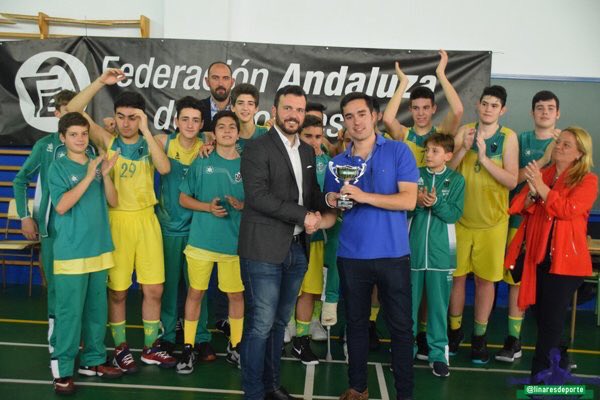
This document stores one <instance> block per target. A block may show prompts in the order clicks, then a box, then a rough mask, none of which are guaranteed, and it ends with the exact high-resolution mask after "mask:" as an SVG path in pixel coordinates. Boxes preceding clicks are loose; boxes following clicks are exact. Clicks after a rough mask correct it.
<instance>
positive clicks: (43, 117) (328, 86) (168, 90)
mask: <svg viewBox="0 0 600 400" xmlns="http://www.w3.org/2000/svg"><path fill="white" fill-rule="evenodd" d="M448 55H449V62H448V66H447V68H446V75H447V76H448V79H449V80H450V82H452V84H453V85H454V87H455V88H456V90H457V91H458V93H459V95H460V97H461V99H462V102H463V104H464V106H465V110H466V112H465V117H464V121H469V120H471V119H473V118H474V113H473V105H474V104H475V102H476V101H477V100H478V97H479V95H480V94H481V91H482V90H483V88H484V87H485V86H487V85H489V81H490V71H491V53H490V52H487V51H448ZM217 60H222V61H225V62H227V63H228V64H229V65H230V66H231V68H232V70H233V77H234V79H235V80H236V82H238V83H239V82H249V83H252V84H254V85H256V86H257V87H258V89H259V91H260V95H261V98H260V105H259V106H260V109H261V111H259V113H258V114H257V119H258V122H259V123H261V122H263V121H265V119H267V118H269V117H270V111H271V106H272V104H273V97H274V95H275V92H276V91H277V89H278V88H279V87H281V86H284V85H287V84H299V85H301V86H303V87H304V89H305V91H306V92H307V94H308V97H309V101H317V102H321V103H323V104H325V105H326V106H327V121H326V122H327V131H326V133H327V134H328V135H330V136H335V133H336V132H337V130H338V129H339V128H340V127H341V126H342V117H341V115H340V113H339V100H340V98H341V96H343V95H344V94H346V93H349V92H354V91H364V92H366V93H368V94H370V95H374V96H375V97H377V98H378V99H379V100H380V103H381V106H382V110H383V107H385V105H386V104H387V102H388V100H389V99H390V98H391V96H392V94H393V93H394V90H395V89H396V86H397V83H398V80H397V77H396V74H395V72H394V62H395V61H400V65H401V67H402V69H403V71H404V72H405V73H406V74H407V75H408V76H409V79H410V83H409V87H408V89H407V94H406V95H405V98H406V99H408V95H409V94H410V91H411V89H412V88H414V87H416V86H420V85H423V86H427V87H429V88H431V89H433V90H434V91H435V93H436V100H437V103H438V111H437V114H436V117H435V121H436V122H441V120H442V119H443V117H444V115H445V114H446V113H447V111H448V103H447V102H446V100H445V99H444V96H443V93H442V89H441V87H440V85H439V84H438V82H437V78H436V75H435V69H436V67H437V64H438V62H439V55H438V52H437V51H421V50H389V49H386V50H382V49H355V48H342V47H317V46H291V45H276V44H260V43H240V42H221V41H200V40H176V39H129V38H98V37H80V38H71V39H52V40H37V41H18V42H0V145H4V146H15V145H31V144H33V143H34V142H35V140H37V139H38V138H40V137H41V136H44V135H46V134H47V133H49V132H55V131H56V126H57V121H56V118H54V115H53V111H54V105H53V102H52V97H53V96H54V94H56V93H57V92H59V91H60V90H62V89H70V90H75V91H79V90H81V89H83V88H84V87H86V86H87V85H89V83H90V82H91V81H93V80H94V79H96V78H97V77H98V76H99V75H100V73H101V71H103V70H104V69H105V68H111V67H117V68H122V69H123V71H124V72H125V74H126V76H127V79H126V80H124V81H123V82H120V83H119V84H118V85H114V86H111V87H107V88H105V89H103V90H102V91H100V93H99V94H98V95H97V96H96V97H95V98H94V100H93V102H92V103H91V105H90V106H89V107H88V109H87V111H88V113H90V114H91V115H92V116H93V118H94V119H95V120H96V121H99V122H100V121H102V118H104V117H107V116H112V115H113V114H114V112H113V108H112V99H113V98H114V97H115V96H116V94H117V93H118V92H119V91H121V90H134V91H137V92H139V93H140V94H141V95H142V96H144V98H145V99H146V103H147V112H148V114H149V116H150V120H151V121H152V122H153V125H154V128H155V130H156V131H163V130H172V129H173V117H174V114H175V100H176V99H178V98H180V97H182V96H187V95H191V96H195V97H198V98H200V99H202V98H205V97H207V96H209V94H210V92H209V91H208V86H207V85H206V83H205V81H204V77H205V74H206V72H207V71H206V69H207V68H208V66H209V65H210V64H211V63H212V62H214V61H217ZM401 111H402V112H401V114H400V115H399V119H400V120H401V121H402V122H403V123H405V124H407V125H410V124H411V121H410V115H409V113H408V111H407V107H406V103H403V106H402V107H401Z"/></svg>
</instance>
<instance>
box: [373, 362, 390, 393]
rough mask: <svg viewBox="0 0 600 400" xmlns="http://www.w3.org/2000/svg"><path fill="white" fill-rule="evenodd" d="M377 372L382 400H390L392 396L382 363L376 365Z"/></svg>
mask: <svg viewBox="0 0 600 400" xmlns="http://www.w3.org/2000/svg"><path fill="white" fill-rule="evenodd" d="M375 371H377V382H378V383H379V392H380V394H381V399H382V400H390V395H389V393H388V390H387V383H386V382H385V376H384V375H383V367H382V366H381V363H375Z"/></svg>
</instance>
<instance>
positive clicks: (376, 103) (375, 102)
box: [371, 96, 381, 114]
mask: <svg viewBox="0 0 600 400" xmlns="http://www.w3.org/2000/svg"><path fill="white" fill-rule="evenodd" d="M371 101H372V102H373V111H375V112H376V113H377V114H379V113H380V112H381V104H380V103H379V100H378V99H377V97H375V96H373V97H371Z"/></svg>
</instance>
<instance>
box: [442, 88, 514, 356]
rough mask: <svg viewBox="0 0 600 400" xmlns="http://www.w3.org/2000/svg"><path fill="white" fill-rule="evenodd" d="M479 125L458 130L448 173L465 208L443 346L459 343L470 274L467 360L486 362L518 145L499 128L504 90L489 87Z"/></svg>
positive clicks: (452, 349)
mask: <svg viewBox="0 0 600 400" xmlns="http://www.w3.org/2000/svg"><path fill="white" fill-rule="evenodd" d="M477 111H478V114H479V121H478V122H473V123H470V124H467V125H464V126H462V127H460V129H459V130H458V134H457V136H456V138H455V147H454V149H455V150H454V157H453V158H452V160H451V161H450V163H449V165H450V167H451V168H454V169H456V171H458V172H460V173H461V174H462V175H463V177H464V178H465V183H466V189H465V206H464V213H463V215H462V217H461V219H460V220H459V221H458V223H457V224H456V240H457V248H456V262H457V264H456V265H457V267H456V271H455V272H454V282H453V287H452V293H451V296H450V310H449V314H450V317H449V319H450V327H449V328H450V329H449V331H448V346H449V350H450V354H451V355H452V354H456V352H457V351H458V346H459V344H460V342H461V341H462V340H463V338H464V334H463V332H462V330H461V329H460V328H461V324H462V313H463V309H464V305H465V282H466V279H467V274H468V273H470V272H473V273H474V275H475V325H474V329H473V336H472V342H471V360H472V361H473V362H474V363H476V364H485V363H487V362H488V361H489V358H490V357H489V353H488V350H487V342H486V336H485V333H486V329H487V323H488V319H489V316H490V312H491V311H492V306H493V303H494V290H495V289H494V283H495V282H498V281H500V280H502V275H503V264H504V250H505V247H506V235H507V232H508V192H509V191H510V190H511V189H514V187H515V186H516V185H517V176H518V173H519V144H518V142H517V136H516V134H515V133H514V132H513V131H512V130H511V129H508V128H506V127H504V126H502V125H500V123H499V119H500V117H501V116H502V115H504V113H505V112H506V90H505V89H504V88H503V87H502V86H490V87H486V88H485V89H484V90H483V94H482V95H481V97H480V99H479V103H478V105H477Z"/></svg>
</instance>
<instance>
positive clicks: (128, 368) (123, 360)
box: [113, 342, 138, 374]
mask: <svg viewBox="0 0 600 400" xmlns="http://www.w3.org/2000/svg"><path fill="white" fill-rule="evenodd" d="M113 365H114V366H115V367H117V368H119V369H120V370H121V371H123V373H125V374H135V373H136V372H138V367H137V364H136V363H135V360H134V359H133V355H131V351H129V346H127V343H125V342H123V343H121V344H120V345H119V346H117V347H115V358H114V359H113Z"/></svg>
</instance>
